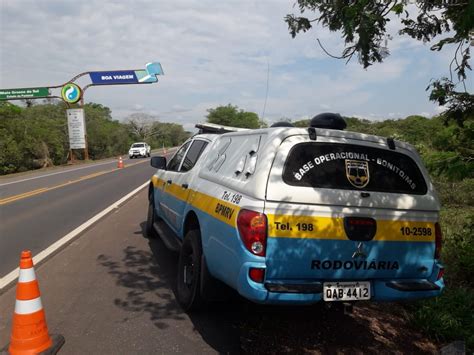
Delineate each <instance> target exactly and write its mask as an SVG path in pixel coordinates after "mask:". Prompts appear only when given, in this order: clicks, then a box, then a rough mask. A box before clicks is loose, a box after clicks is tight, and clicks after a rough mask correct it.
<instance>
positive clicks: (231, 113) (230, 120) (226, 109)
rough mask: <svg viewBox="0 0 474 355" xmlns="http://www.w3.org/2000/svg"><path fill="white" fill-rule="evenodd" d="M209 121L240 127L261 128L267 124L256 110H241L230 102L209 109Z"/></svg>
mask: <svg viewBox="0 0 474 355" xmlns="http://www.w3.org/2000/svg"><path fill="white" fill-rule="evenodd" d="M207 112H209V114H208V115H207V116H206V117H207V122H209V123H215V124H220V125H223V126H232V127H240V128H260V127H262V126H265V123H264V122H261V121H260V120H259V118H258V115H257V114H256V113H255V112H247V111H244V110H239V109H238V107H237V106H232V105H231V104H228V105H227V106H218V107H216V108H211V109H209V110H207Z"/></svg>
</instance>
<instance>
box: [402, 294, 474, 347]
mask: <svg viewBox="0 0 474 355" xmlns="http://www.w3.org/2000/svg"><path fill="white" fill-rule="evenodd" d="M473 309H474V292H473V290H472V289H467V288H462V287H453V288H447V289H446V290H445V292H444V293H443V295H442V296H440V297H436V298H433V299H429V300H425V301H421V302H417V303H416V304H414V305H412V306H411V307H410V310H411V311H410V314H411V317H412V320H413V323H414V325H415V326H416V327H417V328H419V329H422V330H423V331H424V332H425V333H426V334H428V335H430V336H431V337H434V338H436V339H439V340H441V341H444V342H450V341H454V340H459V339H462V340H464V341H465V342H466V347H467V348H468V349H471V350H473V349H474V312H473V311H472V310H473Z"/></svg>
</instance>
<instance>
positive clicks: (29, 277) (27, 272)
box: [18, 267, 36, 282]
mask: <svg viewBox="0 0 474 355" xmlns="http://www.w3.org/2000/svg"><path fill="white" fill-rule="evenodd" d="M34 280H36V275H35V269H33V268H32V267H31V268H29V269H20V277H19V278H18V282H30V281H34Z"/></svg>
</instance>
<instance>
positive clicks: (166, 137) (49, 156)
mask: <svg viewBox="0 0 474 355" xmlns="http://www.w3.org/2000/svg"><path fill="white" fill-rule="evenodd" d="M84 114H85V118H86V130H87V132H86V134H87V141H88V151H89V157H90V158H91V159H102V158H107V157H111V156H117V155H123V154H126V152H127V151H128V149H129V147H130V144H131V143H132V142H134V141H142V139H137V138H138V137H137V136H136V134H135V133H134V131H133V130H131V129H130V125H127V124H123V123H120V122H118V121H115V120H113V119H112V113H111V111H110V109H109V108H108V107H105V106H102V105H100V104H96V103H89V104H86V105H84ZM154 125H155V126H154V129H156V131H157V132H158V133H159V134H156V135H154V136H150V137H148V138H147V141H148V143H150V145H151V146H152V147H153V148H158V147H161V146H162V144H164V145H166V146H176V145H179V144H180V143H182V142H183V141H184V140H185V139H186V138H187V137H188V136H189V134H188V133H187V132H184V130H183V127H182V126H181V125H178V124H174V123H159V122H155V123H154ZM74 155H75V156H77V157H79V158H81V159H83V158H84V157H83V153H82V150H75V151H74ZM68 157H69V140H68V130H67V120H66V107H65V105H64V104H63V103H61V102H58V103H54V102H51V101H46V102H45V103H44V104H37V105H34V104H33V101H32V102H30V104H29V105H27V107H24V108H22V107H19V106H16V105H13V104H10V103H8V102H4V101H3V102H0V175H3V174H10V173H14V172H21V171H26V170H32V169H37V168H42V167H47V166H52V165H60V164H65V163H66V162H67V160H68Z"/></svg>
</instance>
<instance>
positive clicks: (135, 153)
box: [128, 142, 151, 159]
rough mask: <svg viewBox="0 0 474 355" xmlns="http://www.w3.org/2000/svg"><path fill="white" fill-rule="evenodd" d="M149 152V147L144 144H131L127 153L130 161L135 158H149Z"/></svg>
mask: <svg viewBox="0 0 474 355" xmlns="http://www.w3.org/2000/svg"><path fill="white" fill-rule="evenodd" d="M150 152H151V148H150V146H149V145H148V144H147V143H145V142H138V143H133V144H132V146H131V147H130V150H129V151H128V156H129V157H130V159H132V158H137V157H144V158H146V157H149V156H150Z"/></svg>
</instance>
